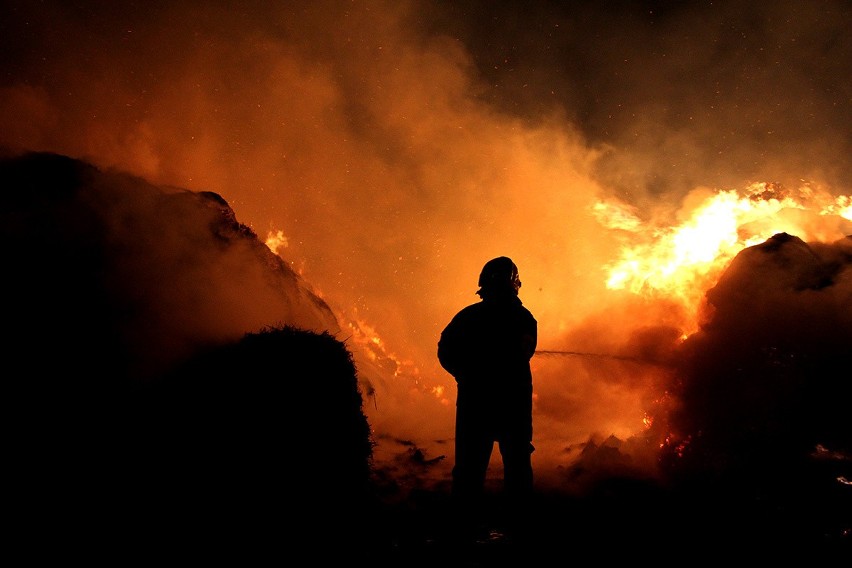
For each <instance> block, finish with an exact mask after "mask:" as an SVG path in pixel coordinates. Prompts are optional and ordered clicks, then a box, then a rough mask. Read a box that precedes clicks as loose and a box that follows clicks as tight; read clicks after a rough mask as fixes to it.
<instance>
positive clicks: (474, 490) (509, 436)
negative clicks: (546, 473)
mask: <svg viewBox="0 0 852 568" xmlns="http://www.w3.org/2000/svg"><path fill="white" fill-rule="evenodd" d="M520 287H521V280H520V278H519V276H518V268H517V266H515V263H514V262H512V260H511V259H510V258H508V257H505V256H501V257H498V258H495V259H492V260H490V261H488V262H487V263H486V264H485V266H484V267H483V269H482V273H481V274H480V276H479V290H478V291H477V292H476V293H477V294H478V295H479V296H480V297H481V301H479V302H477V303H474V304H471V305H469V306H467V307H465V308H463V309H462V310H461V311H459V312H458V313H457V314H456V315H455V317H453V319H452V320H451V321H450V323H449V324H448V325H447V327H446V328H445V329H444V330H443V332H441V338H440V340H439V341H438V359H439V361H440V363H441V365H442V366H443V367H444V369H446V370H447V371H448V372H449V373H450V374H451V375H453V377H454V378H455V380H456V383H457V385H458V394H457V398H456V428H455V435H456V441H455V464H454V467H453V472H452V476H453V477H452V481H453V485H452V496H453V499H454V501H455V503H456V505H457V506H458V507H459V509H458V511H457V514H458V517H457V519H456V520H457V521H460V522H461V523H463V524H467V523H478V522H479V519H477V517H478V516H479V515H480V514H481V513H482V509H481V508H482V506H483V497H484V489H485V478H486V472H487V470H488V463H489V461H490V459H491V453H492V450H493V448H494V443H495V442H497V444H498V447H499V449H500V454H501V456H502V458H503V479H504V489H505V497H506V498H507V502H508V504H509V505H510V507H509V515H510V519H509V521H510V522H511V516H512V515H515V514H522V512H521V511H520V510H519V507H523V506H525V505H527V504H528V502H529V499H530V498H531V496H532V489H533V471H532V463H531V455H530V454H531V453H532V451H533V449H534V448H533V445H532V430H533V429H532V392H533V386H532V372H531V370H530V359H531V358H532V356H533V354H534V353H535V348H536V343H537V338H538V323H537V322H536V320H535V318H534V317H533V315H532V314H531V313H530V311H529V310H528V309H527V308H525V307H524V306H523V304H522V302H521V300H520V298H518V290H519V289H520ZM524 521H526V519H524ZM524 521H522V522H524Z"/></svg>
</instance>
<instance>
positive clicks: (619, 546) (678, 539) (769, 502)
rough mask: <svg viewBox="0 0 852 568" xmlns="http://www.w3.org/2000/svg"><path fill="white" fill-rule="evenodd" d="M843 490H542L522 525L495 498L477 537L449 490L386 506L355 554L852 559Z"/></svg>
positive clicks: (414, 558)
mask: <svg viewBox="0 0 852 568" xmlns="http://www.w3.org/2000/svg"><path fill="white" fill-rule="evenodd" d="M838 489H842V490H843V491H842V492H840V491H839V492H838V494H837V496H836V497H837V498H836V499H835V498H832V499H831V501H830V502H822V501H820V500H819V499H809V498H804V496H803V495H802V494H796V493H795V492H791V493H790V495H789V496H788V497H783V496H776V498H774V499H770V498H769V497H768V496H765V497H754V496H752V497H745V496H743V495H739V496H738V495H733V494H728V495H720V494H718V493H716V492H712V491H708V492H707V493H706V494H703V495H702V494H695V493H693V494H690V495H687V494H686V493H681V492H671V491H663V490H660V489H658V488H654V487H649V486H645V485H642V484H641V483H637V484H632V483H630V482H628V483H625V484H622V485H621V486H613V487H611V488H608V489H606V490H603V491H602V492H599V493H597V494H595V495H591V496H583V497H568V496H564V495H555V494H544V493H540V494H538V495H536V497H535V501H534V503H533V505H532V506H531V507H530V510H529V512H528V513H527V514H526V515H525V518H523V519H520V520H517V521H516V522H513V520H512V519H508V518H507V517H506V515H505V514H504V513H503V512H502V507H501V506H500V503H499V498H498V497H496V496H492V497H491V501H490V505H489V507H488V510H487V511H486V513H485V515H484V520H483V522H482V523H481V524H480V526H479V527H478V530H476V531H473V532H472V533H468V532H465V531H460V530H459V529H458V527H457V526H456V523H455V522H454V521H455V520H456V519H454V516H453V513H452V508H451V507H450V504H449V501H448V499H447V497H446V495H442V494H436V493H429V492H424V493H421V494H415V495H412V496H411V497H410V499H409V500H408V502H407V503H405V504H404V505H397V506H396V508H388V509H386V510H385V511H384V513H383V514H384V518H383V519H380V520H379V522H378V523H377V524H376V525H374V527H375V529H376V531H375V538H373V539H371V538H367V539H365V541H364V548H363V549H362V550H360V551H358V554H359V555H361V556H363V559H364V560H365V561H366V562H368V563H370V564H372V565H383V566H411V567H417V566H424V567H425V566H470V567H474V566H483V567H486V566H544V565H546V564H550V563H554V562H555V563H562V562H565V563H570V562H579V561H585V562H596V563H597V562H600V563H609V562H614V561H637V560H638V561H643V562H654V563H656V564H663V565H669V564H671V565H674V564H682V563H684V562H693V561H701V562H706V561H709V560H712V561H719V562H727V561H734V560H739V561H741V560H746V559H753V560H755V561H768V560H772V559H778V560H784V559H788V558H790V557H795V558H807V559H808V560H809V561H817V560H821V559H822V560H826V561H835V560H842V559H844V558H845V559H847V560H848V559H849V558H850V556H849V554H850V553H852V508H849V507H850V505H852V499H851V498H852V486H845V487H839V488H838ZM792 555H795V556H792Z"/></svg>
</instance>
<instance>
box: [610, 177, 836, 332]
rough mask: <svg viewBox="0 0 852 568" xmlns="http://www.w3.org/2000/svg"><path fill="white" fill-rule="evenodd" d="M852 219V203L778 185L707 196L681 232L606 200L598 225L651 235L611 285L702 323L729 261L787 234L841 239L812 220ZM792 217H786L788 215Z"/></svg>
mask: <svg viewBox="0 0 852 568" xmlns="http://www.w3.org/2000/svg"><path fill="white" fill-rule="evenodd" d="M794 211H803V212H808V213H810V214H811V215H817V216H839V217H842V218H844V219H852V199H850V197H849V196H840V197H832V196H830V195H828V194H827V193H826V192H823V191H817V190H814V189H813V188H812V187H810V186H809V185H807V184H806V185H803V186H802V187H800V188H799V189H798V190H796V191H786V190H785V189H783V188H782V187H780V186H778V185H775V184H771V183H765V182H760V183H754V184H752V185H750V186H748V187H747V188H746V189H745V191H744V192H743V194H742V195H741V194H740V192H738V191H737V190H727V191H717V192H715V193H714V194H713V195H711V196H710V197H708V198H706V199H705V200H704V201H703V202H701V203H700V204H699V205H698V206H697V207H695V208H694V209H693V210H692V211H691V212H690V213H689V217H688V218H687V219H686V221H684V222H683V223H682V224H680V225H679V226H674V227H653V226H648V225H647V224H646V223H643V222H642V221H641V220H640V219H639V218H638V217H637V216H636V215H635V214H633V212H632V210H631V209H630V208H629V207H627V206H625V205H623V204H619V203H613V202H606V203H604V202H602V203H598V204H597V205H595V207H594V212H595V214H596V215H597V216H598V220H599V221H600V222H601V223H603V224H604V225H605V226H606V227H608V228H614V229H620V230H623V231H627V232H629V233H632V234H633V235H634V240H635V236H637V235H643V234H644V235H647V237H646V238H644V239H643V241H642V242H639V243H637V244H632V245H630V246H625V247H623V248H622V250H621V254H620V259H619V260H617V261H616V262H613V263H611V264H609V265H608V266H607V267H606V268H607V269H608V279H607V287H608V288H609V289H614V290H617V289H623V290H628V291H630V292H632V293H634V294H641V295H648V296H652V297H665V298H667V299H670V300H675V301H679V302H681V303H682V304H683V305H684V307H686V308H687V309H688V311H689V312H690V313H692V314H693V316H694V319H693V322H692V323H691V324H690V325H687V326H686V327H687V328H689V329H693V330H694V329H695V327H696V321H697V318H696V317H695V315H696V313H697V308H698V305H699V303H700V301H701V299H702V297H703V295H704V293H705V292H706V290H707V289H709V288H710V287H711V286H712V285H713V283H715V281H716V280H717V278H718V277H719V275H720V274H721V273H722V271H723V270H724V269H725V267H726V266H727V265H728V263H729V262H730V261H731V259H733V257H734V256H736V254H737V253H739V252H740V251H741V250H743V249H744V248H747V247H749V246H752V245H755V244H758V243H761V242H763V241H765V240H766V239H768V238H770V237H771V236H773V235H775V234H777V233H781V232H786V233H790V234H794V235H797V236H799V237H800V238H802V239H805V240H824V239H828V238H840V237H842V236H843V234H842V233H839V232H837V231H831V230H830V229H824V228H823V229H818V228H817V227H818V225H819V224H815V223H813V222H812V221H808V217H807V216H803V215H794V214H789V213H790V212H794ZM785 213H786V214H785Z"/></svg>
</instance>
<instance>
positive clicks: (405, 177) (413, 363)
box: [0, 1, 852, 477]
mask: <svg viewBox="0 0 852 568" xmlns="http://www.w3.org/2000/svg"><path fill="white" fill-rule="evenodd" d="M3 13H4V18H3V20H2V23H0V27H2V29H0V31H2V33H0V38H2V39H0V52H2V53H3V56H2V61H1V62H0V64H2V71H3V72H2V73H0V145H2V146H5V147H7V148H9V149H10V150H11V151H20V150H49V151H54V152H59V153H62V154H66V155H69V156H72V157H80V158H85V159H87V160H90V161H91V162H92V163H94V164H96V165H98V166H100V167H104V168H117V169H120V170H123V171H127V172H130V173H133V174H136V175H139V176H142V177H143V178H145V179H147V180H149V181H151V182H152V183H156V184H160V185H171V186H177V187H182V188H187V189H190V190H194V191H210V192H214V193H217V194H219V195H221V196H222V197H223V198H224V199H225V200H226V201H227V203H228V204H229V205H230V206H231V207H232V208H233V210H234V212H235V213H236V216H237V218H238V219H239V220H240V221H241V222H243V223H246V224H247V225H248V226H249V227H250V228H251V229H252V230H253V231H254V232H256V233H257V234H258V235H259V236H260V237H261V238H264V236H265V235H267V234H270V235H279V236H280V240H279V241H278V242H280V243H281V245H280V246H279V247H278V248H277V249H276V252H277V253H278V254H279V255H280V256H281V257H282V258H283V259H285V260H286V261H287V262H288V263H289V264H290V266H291V267H292V268H293V269H294V270H295V271H296V272H298V273H299V274H301V275H302V276H303V277H304V278H305V280H306V281H307V282H310V283H311V284H312V286H313V287H314V288H315V291H316V292H317V293H318V294H319V295H321V296H322V297H323V298H324V299H325V300H326V301H327V302H328V303H329V304H330V305H331V306H332V307H333V308H334V309H335V310H336V312H337V313H338V315H339V316H340V317H339V320H340V322H341V326H342V330H341V338H342V339H346V340H347V341H348V342H349V344H350V345H353V347H354V346H358V361H357V362H358V366H359V370H360V374H361V376H362V380H363V381H364V384H365V388H366V389H367V392H366V394H367V405H366V409H367V410H368V411H370V418H371V423H372V424H373V427H374V428H375V429H376V433H377V435H378V437H379V440H381V441H390V440H394V439H395V440H399V441H401V442H402V443H401V444H399V445H398V446H392V448H391V449H390V450H389V451H390V452H391V453H394V452H396V451H397V450H399V451H400V452H402V453H404V452H405V451H406V450H407V449H408V448H411V447H416V448H417V450H418V451H420V453H416V452H415V455H417V456H421V457H422V458H423V460H425V463H435V464H438V465H440V464H447V463H448V462H449V460H438V461H437V462H431V461H430V460H432V459H435V458H438V457H439V456H440V455H443V454H446V453H448V452H449V451H451V445H450V444H448V443H447V440H448V438H449V437H450V436H451V435H452V416H453V399H454V384H453V382H452V379H451V377H449V376H448V375H447V374H446V373H444V372H443V371H442V370H441V369H440V368H438V366H437V362H436V360H435V346H436V341H437V337H438V335H439V333H440V330H441V328H442V326H443V325H444V324H445V323H446V322H447V321H449V318H450V317H451V316H452V315H453V314H454V313H455V312H456V311H457V310H458V309H459V308H461V307H462V306H463V305H466V304H467V303H471V302H472V301H475V300H476V297H475V295H474V292H475V290H476V286H475V283H476V276H477V275H478V272H479V270H480V268H481V266H482V264H483V263H484V262H485V261H487V260H488V259H490V258H493V257H495V256H499V255H507V256H510V257H512V258H513V259H514V260H515V261H516V263H517V264H518V266H519V268H520V271H521V279H522V281H523V282H524V286H523V288H522V289H521V298H522V299H523V301H524V302H525V304H526V305H527V306H528V307H529V308H530V309H531V310H532V312H533V313H534V314H535V316H536V318H537V319H538V321H539V322H540V338H541V339H540V345H539V347H540V348H541V349H542V350H543V351H548V350H553V351H569V352H582V353H584V354H585V355H583V356H570V355H567V356H566V355H551V356H548V355H544V354H542V355H538V356H537V357H536V358H534V365H535V367H534V371H535V372H536V380H537V387H536V388H537V393H536V397H537V398H536V409H537V410H536V421H537V422H536V435H537V437H538V438H539V440H538V446H537V447H538V448H539V449H538V450H537V452H536V454H534V456H535V458H536V460H538V461H537V464H536V465H537V467H538V468H539V469H540V470H541V471H543V472H546V471H549V470H551V469H553V470H558V469H559V468H561V467H563V466H564V465H565V464H569V463H572V462H573V461H574V459H575V454H576V448H577V447H578V446H577V445H578V444H581V443H583V442H585V441H587V440H588V439H589V437H590V436H594V437H595V438H596V439H600V440H606V439H607V438H608V437H609V436H610V435H615V436H616V437H617V438H619V439H628V438H630V437H631V436H632V435H634V434H636V433H638V432H641V431H643V430H644V428H645V420H646V418H647V416H646V413H647V412H648V411H649V408H653V407H654V404H656V403H657V398H658V397H659V396H660V395H661V389H662V390H664V389H665V387H666V385H668V384H669V381H670V380H672V378H671V375H670V374H671V373H672V367H671V357H672V353H673V352H674V351H675V350H676V347H677V340H678V337H679V331H680V330H679V325H680V323H681V321H682V320H681V318H680V317H679V314H678V313H677V312H676V310H677V309H678V308H676V307H675V306H671V305H668V304H666V303H664V302H649V301H645V300H638V299H635V298H629V297H624V296H623V295H619V294H613V293H611V292H610V291H608V290H606V288H605V286H604V282H605V279H606V276H605V273H604V267H605V266H606V265H607V264H608V263H609V262H611V261H612V260H613V258H614V257H615V255H616V254H617V250H618V247H619V246H621V245H622V244H623V242H622V240H621V237H622V236H621V235H616V234H614V233H613V231H611V230H610V229H607V228H605V227H603V226H601V225H600V224H599V223H598V222H597V220H596V218H595V216H594V215H593V212H592V206H593V205H594V204H595V203H596V202H598V201H599V200H601V199H608V198H616V199H618V200H620V201H622V202H626V203H629V204H631V205H633V206H635V207H636V208H637V210H638V211H639V212H640V216H641V217H643V218H645V219H655V220H660V219H665V218H670V219H671V220H672V222H675V221H677V213H678V208H680V207H682V203H683V202H682V199H683V197H684V196H685V195H686V194H687V193H688V192H690V191H691V190H693V189H694V188H695V187H697V186H706V187H714V188H723V189H727V188H731V187H742V186H744V185H745V184H747V183H749V182H752V181H763V180H766V181H774V182H780V183H786V184H791V185H794V184H798V183H799V182H800V180H801V179H805V180H807V181H808V182H810V183H812V184H814V185H815V186H818V187H820V188H822V189H824V190H825V191H828V192H831V193H835V194H848V193H849V192H848V188H849V186H850V170H849V163H848V156H849V155H850V150H852V147H850V146H852V144H850V142H852V141H850V138H849V131H848V128H847V127H846V121H847V114H848V112H847V108H848V101H849V99H850V93H849V84H848V81H846V80H845V77H846V75H847V74H848V73H847V71H848V68H849V64H850V55H852V54H850V52H849V49H850V48H849V44H848V42H846V41H844V40H845V35H846V29H847V28H848V23H849V17H850V13H849V5H848V4H847V3H845V2H804V3H803V2H790V3H786V2H756V3H748V5H743V4H742V3H738V2H732V1H731V2H713V3H707V4H706V5H694V4H692V3H690V4H684V5H680V4H673V5H662V4H661V3H656V2H651V3H644V4H643V3H616V4H614V5H611V6H610V7H608V8H606V9H603V11H602V9H601V8H600V3H599V2H571V3H564V5H558V6H555V5H554V3H552V2H524V3H521V4H520V5H518V4H515V3H511V2H510V3H493V2H481V3H480V2H473V3H467V2H466V3H461V4H460V3H455V2H362V3H348V2H347V3H342V2H312V3H299V2H292V3H290V2H285V3H265V2H254V1H249V2H239V3H236V2H203V3H200V2H181V3H169V2H162V3H160V2H154V3H146V4H144V5H139V6H128V5H121V6H119V5H117V4H115V3H109V2H83V3H75V4H74V5H73V6H68V5H67V3H63V2H45V3H39V4H38V5H33V4H30V3H20V2H4V3H3ZM118 228H120V227H117V228H116V230H117V229H118ZM279 231H280V234H279ZM802 238H804V239H806V240H809V239H807V238H806V236H804V235H803V236H802ZM230 268H231V269H233V270H234V271H237V270H238V269H239V267H238V266H235V265H233V266H231V267H230ZM142 276H143V277H144V276H145V275H144V274H143V275H142ZM221 293H222V297H223V302H225V303H227V297H228V294H229V293H240V290H238V289H222V290H221ZM187 300H189V299H186V298H184V299H180V298H171V299H170V301H172V302H173V303H174V305H185V302H186V301H187ZM211 317H212V316H211ZM246 317H250V316H248V315H247V316H246ZM254 321H256V319H252V322H254ZM191 325H200V326H202V327H204V328H205V330H208V329H211V328H212V329H217V321H216V320H215V318H212V319H211V320H209V321H208V320H202V321H201V322H195V323H193V324H191ZM589 354H591V356H590V355H589ZM594 355H600V356H594ZM377 450H378V452H377V453H378V455H380V456H381V455H382V447H381V444H380V447H379V448H377ZM444 474H445V472H437V473H436V475H437V476H438V477H441V476H442V475H444ZM545 477H546V476H545Z"/></svg>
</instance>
